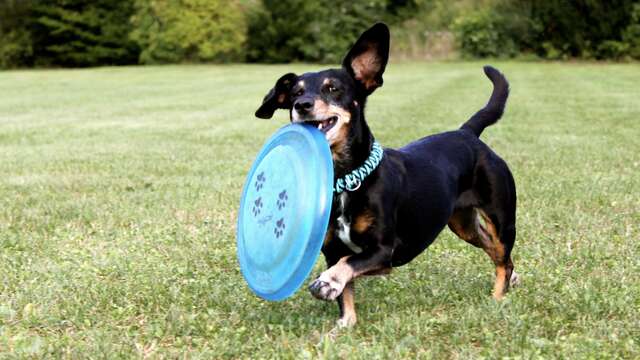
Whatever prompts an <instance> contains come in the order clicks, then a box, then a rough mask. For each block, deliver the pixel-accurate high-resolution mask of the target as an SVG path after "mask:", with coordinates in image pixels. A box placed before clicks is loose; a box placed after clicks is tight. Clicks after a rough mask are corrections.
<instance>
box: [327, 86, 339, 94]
mask: <svg viewBox="0 0 640 360" xmlns="http://www.w3.org/2000/svg"><path fill="white" fill-rule="evenodd" d="M327 91H328V92H330V93H333V92H336V91H338V89H337V88H336V87H335V86H333V85H329V86H327Z"/></svg>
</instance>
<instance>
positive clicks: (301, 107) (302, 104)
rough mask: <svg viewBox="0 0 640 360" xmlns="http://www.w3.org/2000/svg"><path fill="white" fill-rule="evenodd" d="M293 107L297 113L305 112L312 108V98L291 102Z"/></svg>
mask: <svg viewBox="0 0 640 360" xmlns="http://www.w3.org/2000/svg"><path fill="white" fill-rule="evenodd" d="M293 107H294V109H296V111H297V112H298V113H299V114H307V113H308V112H309V111H311V109H312V108H313V100H311V99H300V100H298V101H296V103H295V104H293Z"/></svg>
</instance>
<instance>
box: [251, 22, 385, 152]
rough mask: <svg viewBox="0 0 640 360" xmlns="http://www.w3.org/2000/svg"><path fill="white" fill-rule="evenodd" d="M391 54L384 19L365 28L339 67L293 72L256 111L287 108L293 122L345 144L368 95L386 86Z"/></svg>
mask: <svg viewBox="0 0 640 360" xmlns="http://www.w3.org/2000/svg"><path fill="white" fill-rule="evenodd" d="M388 57H389V28H388V27H387V26H386V25H385V24H382V23H378V24H375V25H374V26H372V27H371V28H370V29H369V30H367V31H365V32H364V33H363V34H362V35H361V36H360V38H359V39H358V41H357V42H356V43H355V45H354V46H353V47H352V48H351V50H349V52H348V53H347V56H346V57H345V58H344V60H343V62H342V68H340V69H328V70H324V71H320V72H309V73H304V74H302V75H296V74H293V73H288V74H285V75H283V76H282V77H281V78H280V79H278V81H277V82H276V84H275V86H274V87H273V89H271V90H270V91H269V93H268V94H267V96H265V98H264V101H263V102H262V105H261V106H260V107H259V108H258V110H257V111H256V116H257V117H259V118H263V119H269V118H271V117H272V116H273V113H274V112H275V111H276V110H277V109H288V110H289V118H290V120H291V122H305V123H308V124H312V125H314V126H316V127H317V128H318V129H319V130H320V131H322V132H323V133H324V134H325V137H326V138H327V141H328V142H329V144H330V146H331V148H332V149H334V148H336V147H343V146H344V145H345V144H346V139H347V137H348V136H349V132H350V131H351V129H352V128H353V125H354V123H355V122H358V121H364V120H363V118H362V117H361V114H362V113H363V110H364V105H365V101H366V98H367V96H369V95H370V94H371V93H372V92H373V91H374V90H375V89H376V88H378V87H380V86H382V73H383V72H384V69H385V67H386V65H387V60H388Z"/></svg>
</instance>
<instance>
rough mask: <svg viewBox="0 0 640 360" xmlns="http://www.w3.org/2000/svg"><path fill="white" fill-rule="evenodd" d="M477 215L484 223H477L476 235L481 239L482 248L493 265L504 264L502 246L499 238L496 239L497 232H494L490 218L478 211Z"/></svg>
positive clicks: (494, 228)
mask: <svg viewBox="0 0 640 360" xmlns="http://www.w3.org/2000/svg"><path fill="white" fill-rule="evenodd" d="M478 214H480V216H481V217H482V220H483V221H484V225H482V224H480V222H478V229H479V231H478V233H479V234H480V235H481V238H482V248H483V249H484V251H485V252H486V253H487V255H489V257H490V258H491V260H493V262H494V264H496V266H497V265H499V264H504V262H505V259H504V245H503V244H502V242H500V238H499V237H498V231H497V230H496V227H495V225H494V224H493V222H492V221H491V218H489V216H487V214H486V213H485V212H484V211H482V210H478Z"/></svg>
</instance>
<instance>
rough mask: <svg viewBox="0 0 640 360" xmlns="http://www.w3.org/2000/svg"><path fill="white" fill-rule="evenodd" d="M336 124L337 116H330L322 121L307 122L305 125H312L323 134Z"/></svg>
mask: <svg viewBox="0 0 640 360" xmlns="http://www.w3.org/2000/svg"><path fill="white" fill-rule="evenodd" d="M337 122H338V117H337V116H330V117H328V118H326V119H324V120H307V121H305V123H306V124H309V125H313V126H314V127H316V128H318V130H320V131H322V132H323V133H324V134H326V133H327V132H329V130H331V128H333V126H334V125H335V124H336V123H337Z"/></svg>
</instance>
